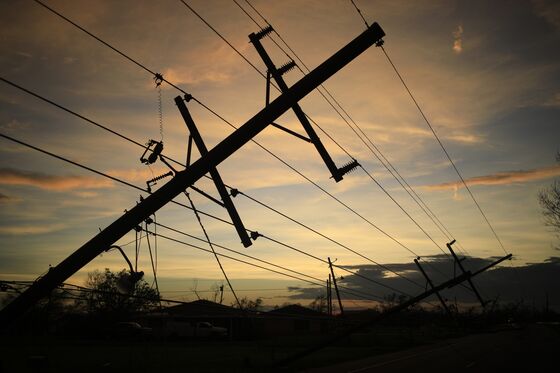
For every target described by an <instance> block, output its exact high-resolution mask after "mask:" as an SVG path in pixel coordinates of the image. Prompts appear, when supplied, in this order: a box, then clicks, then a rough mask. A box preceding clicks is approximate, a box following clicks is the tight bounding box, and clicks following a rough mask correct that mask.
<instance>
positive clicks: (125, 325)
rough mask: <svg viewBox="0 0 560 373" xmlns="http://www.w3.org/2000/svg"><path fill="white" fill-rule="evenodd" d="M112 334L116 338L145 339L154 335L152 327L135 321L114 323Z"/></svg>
mask: <svg viewBox="0 0 560 373" xmlns="http://www.w3.org/2000/svg"><path fill="white" fill-rule="evenodd" d="M110 334H111V336H113V337H116V338H139V339H145V338H150V337H151V336H152V328H147V327H144V326H142V325H140V324H139V323H137V322H134V321H121V322H118V323H116V324H115V325H113V327H112V328H111V329H110Z"/></svg>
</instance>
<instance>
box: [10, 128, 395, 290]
mask: <svg viewBox="0 0 560 373" xmlns="http://www.w3.org/2000/svg"><path fill="white" fill-rule="evenodd" d="M0 137H3V138H5V139H7V140H10V141H12V142H15V143H18V144H20V145H23V146H25V147H28V148H31V149H33V150H36V151H38V152H41V153H43V154H46V155H49V156H51V157H54V158H56V159H59V160H62V161H64V162H67V163H70V164H73V165H75V166H77V167H80V168H82V169H85V170H88V171H90V172H93V173H95V174H97V175H100V176H103V177H106V178H109V179H111V180H113V181H116V182H119V183H122V184H124V185H127V186H129V187H132V188H135V189H139V190H143V189H142V188H140V187H138V186H136V185H134V184H131V183H128V182H126V181H124V180H121V179H118V178H116V177H113V176H110V175H108V174H105V173H103V172H101V171H97V170H95V169H93V168H91V167H88V166H85V165H82V164H80V163H77V162H75V161H72V160H70V159H68V158H65V157H62V156H60V155H57V154H54V153H52V152H49V151H47V150H44V149H41V148H38V147H36V146H33V145H30V144H28V143H25V142H23V141H20V140H18V139H15V138H13V137H11V136H8V135H5V134H3V133H0ZM143 191H144V190H143ZM183 206H184V205H183ZM184 207H187V206H184ZM206 215H207V216H210V217H213V218H215V217H214V216H212V215H209V214H206ZM156 224H158V225H159V226H162V227H165V226H163V225H162V224H160V223H156ZM165 228H168V229H171V228H169V227H165ZM142 230H144V231H146V233H149V234H152V235H154V236H157V237H162V238H167V239H170V238H169V237H166V236H163V235H161V234H159V233H155V232H149V231H147V230H146V229H145V228H142ZM176 232H180V231H177V230H176ZM181 233H182V232H181ZM183 234H186V233H183ZM189 236H190V235H189ZM203 241H204V240H203ZM205 242H210V241H209V240H208V241H205ZM277 242H279V241H277ZM181 243H183V242H182V241H181ZM187 245H189V246H193V245H190V244H187ZM196 247H197V248H199V249H201V250H203V251H207V252H210V253H212V251H210V250H207V249H203V248H200V247H198V246H196ZM227 250H229V251H232V252H235V253H237V254H240V255H243V256H247V255H246V254H241V253H239V252H237V251H234V250H232V249H227ZM218 255H222V256H224V255H223V254H218ZM225 257H228V256H225ZM228 258H230V257H228ZM233 259H234V260H238V259H235V258H233ZM252 259H254V260H260V259H257V258H254V257H253V258H252ZM238 261H239V260H238ZM268 264H271V265H274V264H272V263H268ZM274 266H277V265H274ZM259 268H264V267H259ZM272 271H273V272H275V273H280V274H282V272H279V271H274V270H272ZM284 275H286V274H284ZM289 276H290V277H294V276H292V275H289ZM308 277H310V276H308ZM298 279H300V278H299V277H298ZM300 280H301V279H300ZM319 281H321V280H320V279H319ZM372 281H373V280H372ZM308 282H309V281H308ZM321 286H324V285H323V284H322V283H321ZM382 286H383V285H382ZM399 292H400V293H403V292H401V291H399ZM378 298H380V297H378ZM380 299H381V298H380Z"/></svg>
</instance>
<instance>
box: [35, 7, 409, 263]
mask: <svg viewBox="0 0 560 373" xmlns="http://www.w3.org/2000/svg"><path fill="white" fill-rule="evenodd" d="M36 2H38V3H40V4H41V5H43V6H44V7H45V8H46V9H48V10H50V11H52V12H53V13H54V14H55V15H57V16H59V17H61V18H62V19H64V20H65V21H67V22H69V23H71V24H72V25H74V26H76V27H78V28H79V29H80V30H82V31H84V32H86V33H87V34H88V35H90V36H92V37H94V38H95V39H96V40H98V41H100V42H102V43H103V44H104V45H106V46H108V47H110V48H111V49H112V50H114V51H116V52H118V53H119V54H120V55H122V56H124V57H126V58H127V59H128V60H130V61H132V62H134V63H135V64H136V65H138V66H140V67H142V68H143V69H144V70H145V71H148V72H150V73H151V74H154V75H156V76H157V75H158V74H155V73H154V72H153V71H152V70H150V69H148V68H146V67H145V66H144V65H143V64H141V63H138V62H137V61H136V60H133V59H132V58H131V57H129V56H128V55H126V54H124V53H123V52H121V51H119V50H118V49H117V48H115V47H113V46H111V45H109V44H108V43H106V42H104V41H103V40H102V39H100V38H99V37H97V36H95V35H93V34H92V33H90V32H89V31H87V30H85V29H84V28H83V27H81V26H79V25H77V24H76V23H75V22H73V21H70V20H69V19H68V18H67V17H64V16H62V14H60V13H59V12H56V11H54V10H53V9H52V8H50V7H48V6H45V5H44V4H43V3H41V2H40V1H38V0H36ZM183 3H184V2H183ZM198 16H199V17H200V15H198ZM205 23H207V22H205ZM219 36H220V37H221V38H223V36H221V35H219ZM224 39H225V38H224ZM228 44H229V43H228ZM230 45H231V44H230ZM257 70H258V69H257ZM162 81H166V82H167V83H168V84H170V85H171V86H173V87H174V88H176V89H178V90H179V91H181V92H183V93H185V95H186V96H189V97H192V96H191V95H190V94H188V93H186V92H185V91H184V90H182V89H180V88H179V87H177V86H175V85H174V84H173V83H171V82H168V81H167V80H165V79H162ZM194 100H195V101H196V102H197V103H199V104H201V105H202V106H203V107H205V108H206V109H208V110H210V111H211V112H212V113H213V114H215V115H216V116H217V117H219V118H220V119H222V120H224V121H225V122H226V123H228V124H229V125H232V124H231V123H229V122H228V121H226V120H225V118H223V117H222V116H220V115H218V114H217V113H216V112H215V111H213V110H211V109H210V108H209V107H208V106H206V105H204V104H203V103H202V102H201V101H199V100H198V99H196V98H194ZM232 126H233V125H232ZM233 127H235V126H233ZM333 140H334V139H333ZM252 141H253V142H254V143H256V144H257V145H258V146H260V147H261V148H263V150H265V151H266V152H268V153H269V154H271V155H272V156H273V157H275V158H277V159H278V160H279V161H281V162H282V163H284V164H285V165H286V166H288V167H289V168H291V169H292V170H294V171H295V172H297V173H298V174H300V175H301V176H302V177H304V178H305V179H306V180H307V181H309V182H311V183H312V184H313V185H315V186H316V187H318V188H319V189H320V190H322V191H323V192H325V193H326V194H327V195H329V196H330V197H331V198H333V199H334V200H335V201H337V202H339V203H341V204H342V205H343V206H344V207H346V208H347V209H349V210H350V211H351V212H353V213H354V214H355V215H357V216H358V217H360V218H362V219H363V220H365V221H366V222H367V223H368V224H370V225H371V226H372V227H374V228H376V229H377V230H378V231H380V232H381V233H382V234H384V235H385V236H387V237H389V238H390V239H392V240H393V241H395V242H396V243H398V244H399V245H401V246H403V247H405V248H406V249H407V250H409V251H411V250H410V249H408V248H407V247H406V246H404V245H403V244H402V243H401V242H400V241H398V240H396V238H394V237H393V236H391V235H389V234H388V233H387V232H385V231H383V230H381V229H380V228H379V227H377V226H376V225H375V224H373V223H372V222H371V221H370V220H369V219H366V218H365V217H364V216H363V215H361V214H359V213H357V211H355V210H354V209H352V208H350V207H349V206H348V205H347V204H345V203H343V202H342V201H341V200H340V199H338V198H336V197H334V196H333V195H332V194H330V193H329V192H327V191H326V190H325V189H323V188H321V187H320V186H319V185H318V184H316V183H314V182H312V181H311V180H310V179H309V178H307V177H306V176H305V175H303V174H302V173H301V172H299V171H297V170H296V169H295V168H294V167H293V166H291V165H289V164H287V162H285V161H283V160H282V159H281V158H280V157H278V156H276V155H275V154H274V153H272V152H271V151H270V150H268V149H266V148H264V147H263V146H262V145H260V144H258V143H257V142H256V141H254V140H252ZM175 203H177V202H175ZM206 215H207V214H206ZM218 219H219V218H218ZM219 220H223V219H219ZM225 222H227V221H225ZM411 253H413V254H414V255H416V256H418V255H417V254H416V253H414V252H413V251H411Z"/></svg>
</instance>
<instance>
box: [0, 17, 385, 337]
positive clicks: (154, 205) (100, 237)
mask: <svg viewBox="0 0 560 373" xmlns="http://www.w3.org/2000/svg"><path fill="white" fill-rule="evenodd" d="M383 36H385V33H384V32H383V30H382V29H381V27H380V26H379V25H378V24H377V23H374V24H373V25H372V26H371V27H370V28H368V29H367V30H365V31H364V32H362V33H361V34H360V35H358V36H357V37H356V38H355V39H354V40H352V41H351V42H350V43H348V44H347V45H346V46H344V47H343V48H342V49H340V50H339V51H338V52H336V53H335V54H334V55H332V56H331V57H330V58H328V59H327V60H326V61H325V62H323V63H322V64H321V65H319V66H318V67H317V68H315V69H314V70H313V71H311V72H310V73H309V74H307V75H306V76H304V77H303V78H302V79H301V80H299V81H298V82H297V83H295V84H294V85H293V86H292V87H290V88H289V89H288V90H287V91H285V92H283V93H282V94H281V95H280V96H278V97H277V98H276V99H275V100H274V101H272V102H271V103H270V104H269V105H267V106H266V107H265V108H263V109H262V110H261V111H259V112H258V113H257V114H255V116H253V117H252V118H251V119H249V120H248V121H247V122H246V123H245V124H243V125H242V126H241V127H239V128H238V129H237V130H236V131H235V132H233V133H232V134H230V135H229V136H228V137H226V138H225V139H224V140H222V142H220V143H219V144H218V145H216V146H215V147H214V148H213V149H211V150H209V151H208V153H207V154H206V155H205V156H203V157H200V158H199V159H198V160H197V161H195V162H193V163H192V164H191V165H190V166H189V167H187V168H186V169H185V170H183V171H179V172H177V173H176V174H175V176H174V177H173V178H172V179H171V180H170V181H169V182H167V183H166V184H164V185H163V186H162V187H161V188H159V189H158V190H157V191H155V192H154V193H153V194H151V195H150V196H148V197H147V198H145V199H144V200H143V201H142V202H140V203H138V204H137V205H136V206H134V207H133V208H132V209H130V210H127V211H126V212H125V213H124V215H122V216H121V217H120V218H118V219H117V220H115V221H114V222H113V223H111V224H110V225H109V226H108V227H106V228H105V229H103V230H102V231H101V232H99V233H98V234H97V235H96V236H94V237H93V238H92V239H90V240H89V241H88V242H86V243H85V244H84V245H82V246H81V247H80V248H78V249H77V250H76V251H75V252H74V253H72V254H71V255H70V256H69V257H67V258H66V259H64V260H63V261H62V262H61V263H59V264H58V265H57V266H55V267H53V268H52V269H51V270H50V271H49V272H47V273H46V274H45V275H44V276H43V277H41V278H39V279H38V280H37V281H35V282H34V283H33V285H31V286H30V287H29V288H28V289H27V290H26V291H25V292H23V293H22V294H21V295H20V296H19V297H17V298H16V299H14V300H13V301H12V302H11V303H9V304H8V305H7V306H5V307H4V308H3V309H2V310H1V311H0V327H4V326H7V325H9V324H10V323H11V322H13V321H14V319H16V318H17V317H18V316H20V315H22V314H23V313H24V312H25V311H27V310H28V309H29V308H30V307H31V306H33V305H34V304H35V303H36V302H37V301H39V300H40V299H41V298H43V297H45V296H47V295H48V294H49V292H50V291H52V290H53V289H54V288H56V287H57V286H58V285H60V284H61V283H63V282H64V281H65V280H66V279H68V278H69V277H70V276H72V275H73V274H74V273H76V272H77V271H78V270H80V269H81V268H82V267H84V266H85V265H86V264H88V263H89V262H91V261H92V260H93V259H95V258H96V257H97V256H98V255H99V254H101V253H103V252H104V251H106V250H107V249H109V247H110V246H111V245H112V244H114V243H115V242H116V241H117V240H119V239H120V238H121V237H123V236H124V235H125V234H127V233H128V232H129V231H131V230H132V229H134V227H136V226H137V225H139V224H140V223H141V222H143V221H144V220H145V219H147V218H148V217H149V216H150V215H152V214H153V213H155V212H156V211H158V210H159V209H160V208H162V207H163V206H165V205H166V204H167V203H169V201H171V200H172V199H173V198H175V197H176V196H177V195H178V194H180V193H182V192H183V191H184V190H185V189H186V188H188V187H190V186H191V185H193V184H194V183H195V182H196V181H198V180H199V179H200V178H202V177H203V176H204V175H206V174H207V173H208V172H209V171H210V170H211V169H212V168H216V167H217V166H218V165H219V164H220V163H222V162H223V161H224V160H226V159H227V158H229V157H230V156H231V155H232V154H234V153H235V152H236V151H238V150H239V149H240V148H241V147H242V146H244V145H245V144H246V143H248V142H249V141H251V140H252V139H253V138H254V137H255V136H256V135H258V134H259V133H260V132H261V131H263V130H264V129H265V128H266V127H267V126H268V125H269V124H270V123H271V122H273V121H274V120H276V119H277V118H278V117H279V116H281V115H282V114H284V113H285V112H286V111H287V110H289V109H291V108H292V107H293V106H294V105H296V104H297V102H298V101H299V100H301V99H302V98H304V97H305V96H306V95H308V94H309V93H310V92H311V91H313V90H314V89H315V88H317V87H318V86H319V85H321V84H323V83H324V82H325V81H326V80H327V79H328V78H330V77H331V76H332V75H334V74H335V73H336V72H337V71H339V70H340V69H342V68H343V67H344V66H346V65H347V64H348V63H350V62H351V61H352V60H354V59H355V58H356V57H358V56H359V55H360V54H361V53H363V52H364V51H366V50H367V49H368V48H369V47H371V46H372V45H374V44H375V43H376V42H378V41H379V40H381V38H383Z"/></svg>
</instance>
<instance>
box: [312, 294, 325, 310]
mask: <svg viewBox="0 0 560 373" xmlns="http://www.w3.org/2000/svg"><path fill="white" fill-rule="evenodd" d="M309 308H311V309H312V310H315V311H317V312H322V313H326V312H327V295H326V294H320V295H318V296H317V297H316V298H315V299H314V300H313V302H311V303H309Z"/></svg>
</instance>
